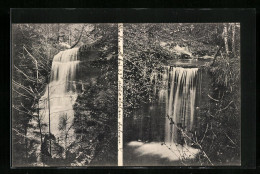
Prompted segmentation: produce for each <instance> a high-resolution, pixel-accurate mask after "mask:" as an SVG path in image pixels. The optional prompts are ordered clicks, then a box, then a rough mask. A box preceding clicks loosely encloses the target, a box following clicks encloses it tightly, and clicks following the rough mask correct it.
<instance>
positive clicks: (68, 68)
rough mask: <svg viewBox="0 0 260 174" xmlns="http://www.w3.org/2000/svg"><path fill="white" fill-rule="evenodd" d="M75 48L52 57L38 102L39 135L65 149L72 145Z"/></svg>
mask: <svg viewBox="0 0 260 174" xmlns="http://www.w3.org/2000/svg"><path fill="white" fill-rule="evenodd" d="M77 58H78V48H73V49H69V50H65V51H61V52H59V53H58V54H57V55H55V56H54V58H53V62H52V68H51V76H50V81H49V84H48V86H47V87H46V91H45V93H44V95H43V96H42V97H41V99H40V105H39V106H40V108H41V110H40V116H41V120H42V121H41V122H42V123H41V124H42V125H45V127H42V132H43V134H48V133H49V113H50V133H51V134H53V135H54V136H55V138H56V140H55V142H56V143H58V144H59V145H60V146H61V147H63V149H64V152H65V151H66V148H67V147H68V146H69V145H70V144H71V143H72V142H74V139H75V136H74V129H73V121H74V111H73V105H74V103H75V101H76V99H77V91H76V83H75V76H76V70H77V67H78V65H79V60H78V59H77Z"/></svg>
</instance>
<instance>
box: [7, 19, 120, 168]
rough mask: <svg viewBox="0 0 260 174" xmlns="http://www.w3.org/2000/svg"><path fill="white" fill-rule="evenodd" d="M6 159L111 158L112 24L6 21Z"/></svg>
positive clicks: (111, 162)
mask: <svg viewBox="0 0 260 174" xmlns="http://www.w3.org/2000/svg"><path fill="white" fill-rule="evenodd" d="M11 65H12V72H11V73H12V80H11V87H12V89H11V90H12V92H11V95H12V98H11V101H12V103H11V104H12V114H11V145H12V147H11V152H12V154H11V159H12V167H32V166H36V167H38V166H39V167H55V166H64V167H67V166H68V167H69V166H117V163H118V162H117V158H118V155H117V149H118V147H117V141H118V137H117V131H118V129H117V111H118V106H117V99H118V92H117V89H118V84H117V81H118V76H117V72H118V25H117V24H112V23H107V24H105V23H102V24H99V23H94V24H92V23H91V24H90V23H37V24H36V23H22V24H18V23H15V24H12V25H11Z"/></svg>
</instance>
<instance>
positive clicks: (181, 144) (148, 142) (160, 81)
mask: <svg viewBox="0 0 260 174" xmlns="http://www.w3.org/2000/svg"><path fill="white" fill-rule="evenodd" d="M198 72H199V71H198V68H182V67H170V66H166V67H163V69H161V70H158V69H156V70H155V71H154V72H153V73H152V74H151V78H150V79H151V84H152V85H153V86H154V88H153V96H155V98H154V100H152V101H153V102H152V103H150V104H149V107H147V106H142V108H141V113H140V114H138V113H139V110H137V111H136V113H137V114H136V115H137V116H141V119H139V120H140V121H139V120H137V121H138V122H139V123H141V124H137V129H138V130H140V131H139V132H140V134H139V135H138V141H131V142H129V143H128V146H127V147H128V148H129V150H133V151H134V153H135V154H137V155H138V158H137V159H139V158H141V157H142V156H144V157H145V156H146V155H148V157H147V159H148V161H150V159H151V157H150V156H151V155H154V158H158V156H159V157H160V158H161V159H164V158H167V159H169V160H170V161H182V162H183V161H185V160H190V159H194V158H195V155H196V154H198V153H199V149H195V148H193V147H191V146H190V145H191V142H190V139H189V138H192V131H193V130H194V123H195V120H196V119H195V102H196V101H198V99H196V93H197V83H198V82H199V78H198V77H199V76H198V74H200V73H198ZM197 97H198V96H197ZM138 122H137V123H138ZM184 133H185V135H187V136H189V138H187V137H186V136H185V135H184ZM147 137H148V138H147ZM134 138H135V137H134ZM133 158H135V157H133ZM137 159H136V160H137ZM142 159H143V160H145V159H146V158H142ZM158 160H159V159H157V160H156V161H155V163H157V162H158ZM174 164H176V165H177V164H178V162H177V163H173V165H174Z"/></svg>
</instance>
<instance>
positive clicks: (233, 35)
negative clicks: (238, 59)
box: [232, 23, 236, 56]
mask: <svg viewBox="0 0 260 174" xmlns="http://www.w3.org/2000/svg"><path fill="white" fill-rule="evenodd" d="M235 36H236V23H234V24H233V25H232V53H233V56H236V42H235Z"/></svg>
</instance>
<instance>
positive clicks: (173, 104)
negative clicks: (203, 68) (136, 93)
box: [159, 67, 198, 145]
mask: <svg viewBox="0 0 260 174" xmlns="http://www.w3.org/2000/svg"><path fill="white" fill-rule="evenodd" d="M197 72H198V68H181V67H170V68H169V67H168V68H166V69H165V70H164V74H163V77H164V78H163V81H164V83H165V84H167V85H168V89H169V91H167V92H169V93H167V92H165V90H164V89H162V90H161V91H163V92H161V91H160V92H159V98H165V104H166V107H165V108H166V121H165V143H166V144H169V145H172V144H173V143H178V144H183V143H184V142H182V138H181V137H180V136H181V132H180V129H183V130H184V131H185V132H187V133H189V132H190V131H192V128H193V125H194V112H195V97H196V83H197V80H196V78H197ZM168 94H169V95H168ZM186 144H187V142H186Z"/></svg>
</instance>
